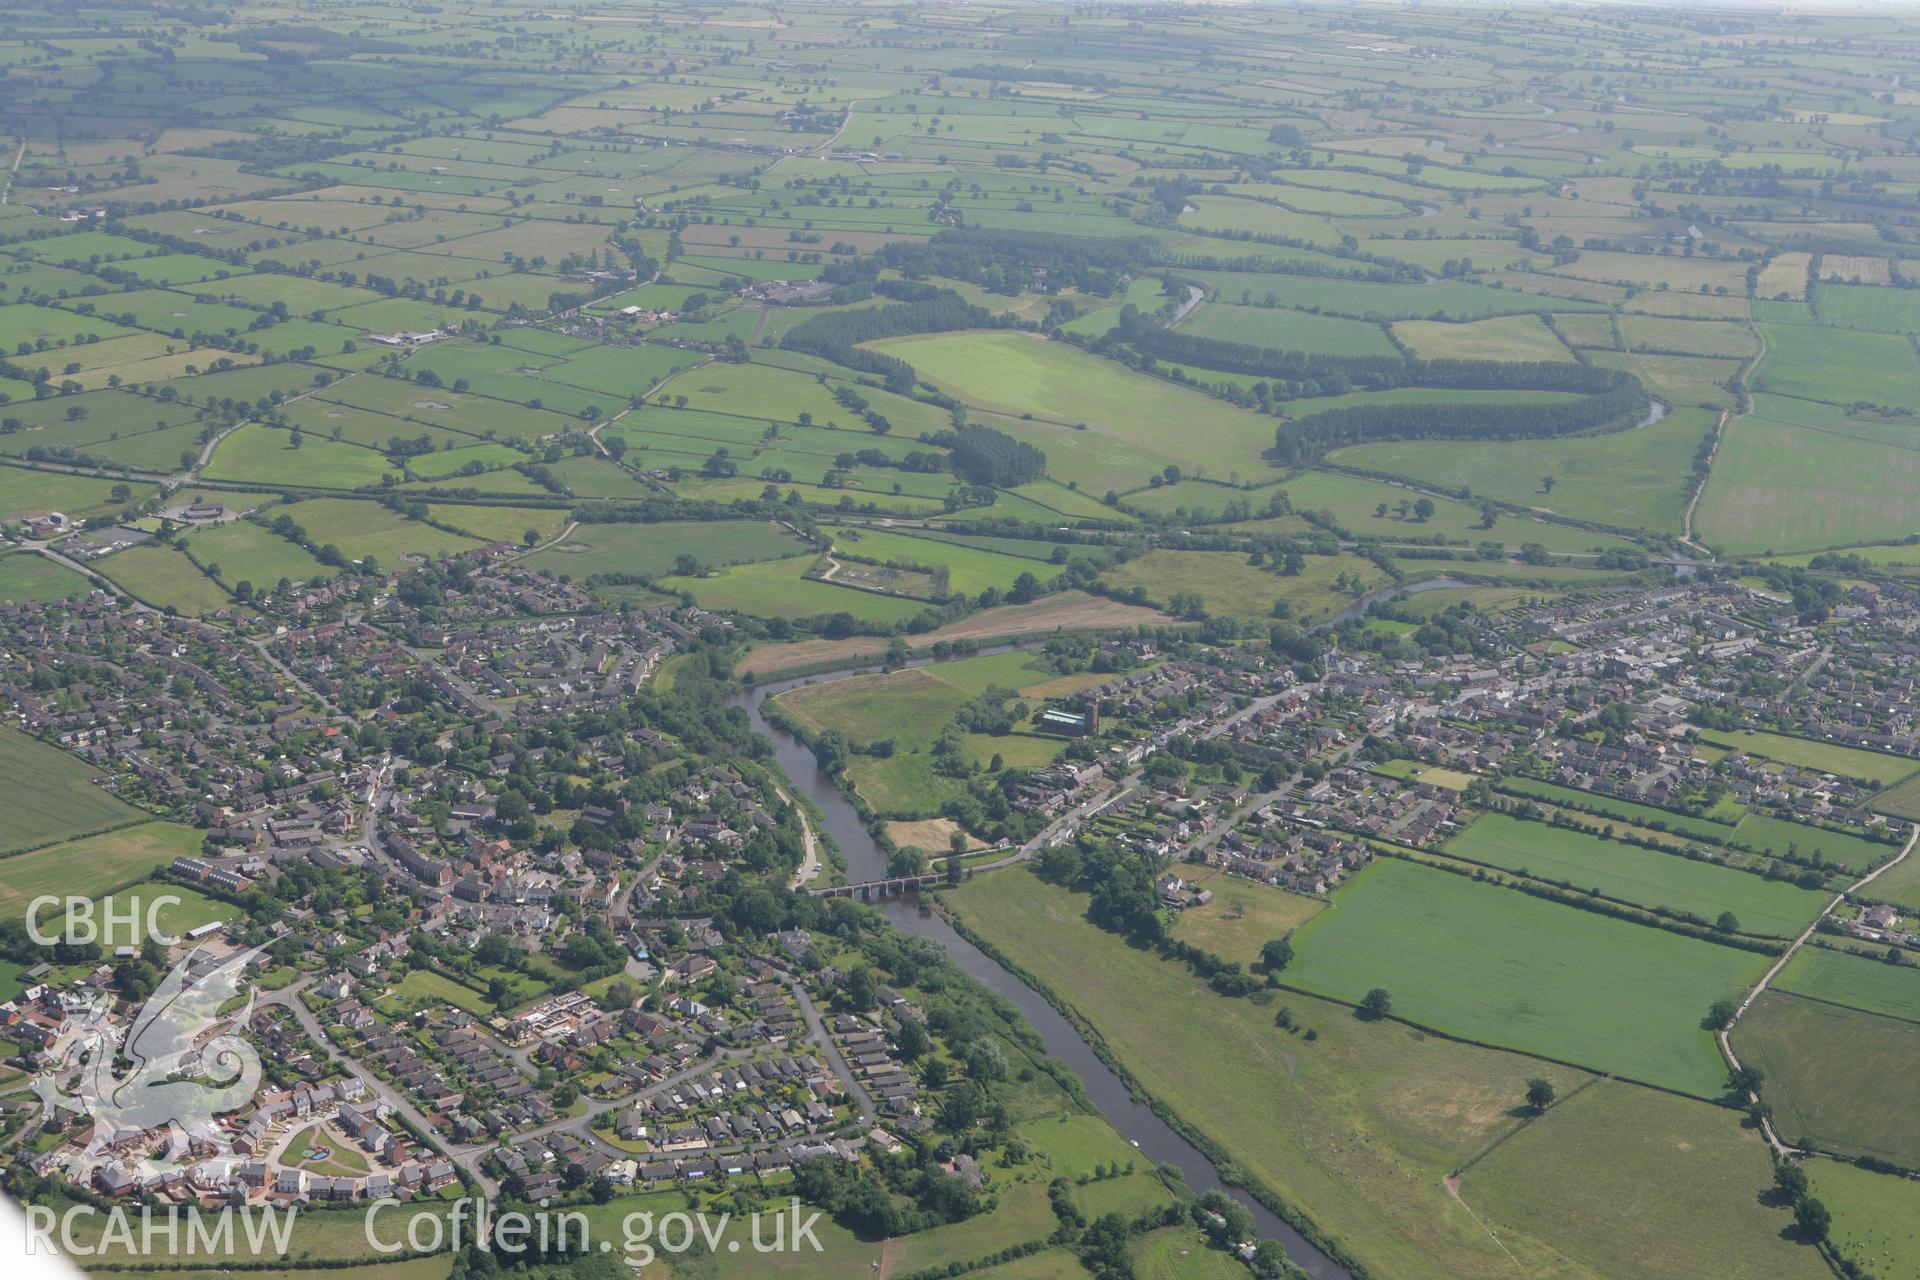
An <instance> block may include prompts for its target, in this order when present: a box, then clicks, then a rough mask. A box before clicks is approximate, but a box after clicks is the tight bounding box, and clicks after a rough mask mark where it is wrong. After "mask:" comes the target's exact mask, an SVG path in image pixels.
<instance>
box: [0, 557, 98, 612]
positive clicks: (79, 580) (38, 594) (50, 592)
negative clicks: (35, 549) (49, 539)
mask: <svg viewBox="0 0 1920 1280" xmlns="http://www.w3.org/2000/svg"><path fill="white" fill-rule="evenodd" d="M93 589H94V584H93V583H92V582H90V581H88V580H87V579H86V578H84V577H82V576H81V575H79V574H77V573H75V572H74V571H73V570H71V569H69V568H67V567H66V566H65V565H62V564H57V563H55V562H54V561H52V560H48V559H46V558H45V557H44V556H37V555H29V554H24V553H17V554H14V555H5V556H0V602H10V603H13V604H35V603H44V602H46V601H51V600H70V599H74V598H75V597H79V596H84V595H86V594H87V593H88V592H89V591H92V590H93Z"/></svg>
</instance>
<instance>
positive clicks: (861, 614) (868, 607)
mask: <svg viewBox="0 0 1920 1280" xmlns="http://www.w3.org/2000/svg"><path fill="white" fill-rule="evenodd" d="M816 559H818V557H817V556H815V555H814V554H813V553H812V552H808V553H807V554H806V555H801V556H789V557H788V558H786V559H784V560H768V561H766V562H764V563H761V564H749V565H734V566H732V567H730V568H726V569H716V570H714V571H713V572H712V573H709V574H707V575H706V576H705V577H702V578H662V579H661V580H660V585H661V586H663V587H665V588H667V589H668V590H669V591H685V592H688V593H689V594H691V595H692V596H693V598H694V599H695V600H696V601H698V602H699V604H700V607H701V608H703V609H714V610H718V611H721V612H728V611H732V612H739V613H752V614H758V615H759V616H760V617H763V618H813V617H819V616H820V615H822V614H833V613H848V614H852V615H853V616H854V617H856V618H860V619H864V620H866V621H869V622H880V623H888V622H904V621H906V620H907V619H908V618H911V617H913V616H914V615H915V614H917V613H919V612H920V611H921V610H923V609H925V608H926V605H925V604H923V603H922V602H921V601H918V600H905V599H900V598H897V597H893V596H882V595H876V594H874V593H873V592H871V591H858V590H855V589H854V588H852V587H836V586H834V585H833V584H832V583H830V582H817V581H814V580H813V579H810V578H803V577H802V576H801V575H802V574H804V573H805V572H806V571H807V570H808V569H809V568H811V567H812V565H813V562H814V561H815V560H816Z"/></svg>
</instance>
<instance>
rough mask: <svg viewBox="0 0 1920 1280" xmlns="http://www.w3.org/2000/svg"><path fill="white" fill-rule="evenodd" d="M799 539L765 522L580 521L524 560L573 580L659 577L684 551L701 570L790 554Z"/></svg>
mask: <svg viewBox="0 0 1920 1280" xmlns="http://www.w3.org/2000/svg"><path fill="white" fill-rule="evenodd" d="M799 547H801V543H799V541H797V539H795V537H793V535H791V533H787V532H785V530H781V528H778V526H776V524H772V522H770V520H703V522H699V524H691V526H689V524H605V522H601V524H580V526H576V528H574V532H572V533H568V535H566V537H564V539H563V541H559V543H555V545H553V547H547V549H543V551H538V553H534V555H530V557H528V558H526V564H528V566H530V568H538V570H540V572H545V574H564V576H570V578H574V580H576V581H580V580H584V578H589V576H591V574H636V576H639V578H660V576H664V574H672V572H674V560H678V558H680V557H682V555H689V557H693V558H695V560H697V562H699V564H701V566H705V568H720V566H724V564H745V562H751V560H778V558H781V557H791V555H793V553H795V551H797V549H799Z"/></svg>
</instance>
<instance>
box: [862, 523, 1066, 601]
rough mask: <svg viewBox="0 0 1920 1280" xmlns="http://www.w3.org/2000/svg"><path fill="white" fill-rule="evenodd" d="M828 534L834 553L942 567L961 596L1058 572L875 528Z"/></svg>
mask: <svg viewBox="0 0 1920 1280" xmlns="http://www.w3.org/2000/svg"><path fill="white" fill-rule="evenodd" d="M829 532H830V533H831V534H832V535H833V545H834V550H835V551H838V552H841V553H843V554H845V555H851V556H860V557H862V558H864V559H869V560H879V561H882V562H886V563H900V564H910V565H920V566H926V567H936V566H937V567H942V568H945V569H946V570H947V573H948V581H949V583H950V584H951V587H950V589H951V590H952V591H954V592H957V593H959V594H961V595H967V596H977V595H979V594H980V593H981V592H982V591H987V590H990V589H991V590H998V591H1002V592H1004V591H1006V590H1007V589H1008V588H1009V587H1011V586H1012V585H1013V583H1014V580H1015V579H1016V578H1018V577H1019V576H1020V575H1021V574H1023V573H1030V574H1032V575H1033V576H1034V577H1035V578H1037V579H1039V580H1040V581H1042V582H1045V581H1046V580H1048V579H1049V578H1051V577H1053V576H1055V575H1056V574H1057V573H1058V572H1059V569H1058V568H1057V567H1055V566H1052V565H1049V564H1047V563H1046V562H1044V561H1035V560H1031V559H1027V558H1025V557H1022V556H1010V555H1002V554H1000V553H999V552H997V551H991V550H988V549H986V548H984V547H971V546H964V545H961V544H958V543H953V542H935V541H933V540H931V539H928V538H917V537H911V536H909V535H906V534H901V533H891V532H887V531H884V530H878V529H830V530H829Z"/></svg>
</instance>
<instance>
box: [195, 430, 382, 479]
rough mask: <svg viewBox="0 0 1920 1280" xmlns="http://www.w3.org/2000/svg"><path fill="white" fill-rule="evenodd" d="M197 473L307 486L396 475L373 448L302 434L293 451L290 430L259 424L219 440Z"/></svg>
mask: <svg viewBox="0 0 1920 1280" xmlns="http://www.w3.org/2000/svg"><path fill="white" fill-rule="evenodd" d="M395 425H396V426H399V425H400V424H398V423H396V424H395ZM395 434H399V432H396V433H395ZM201 474H202V475H204V476H206V478H207V479H209V480H238V481H241V482H243V483H248V484H298V485H301V486H303V487H305V488H311V489H358V488H360V487H361V486H363V485H373V484H379V483H380V478H381V477H382V476H387V475H392V476H394V477H395V478H396V479H397V478H398V477H399V472H398V471H397V469H396V468H395V467H394V466H393V464H392V463H390V462H388V461H387V459H386V457H385V456H384V455H382V454H379V453H375V452H374V451H373V450H372V449H362V448H360V447H359V446H357V445H350V444H344V443H337V442H335V441H332V440H327V439H325V438H322V437H317V436H311V435H308V436H303V438H302V441H301V445H300V447H299V448H297V449H296V448H294V447H293V434H292V433H291V432H288V431H276V430H273V429H272V428H270V427H263V426H257V425H248V426H244V427H241V428H240V429H239V430H237V431H235V432H233V433H232V434H231V435H229V436H228V437H227V438H226V439H224V440H222V441H221V442H220V447H219V448H217V449H215V450H214V451H213V459H212V461H210V462H209V463H208V464H207V466H206V469H205V470H203V471H202V472H201Z"/></svg>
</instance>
